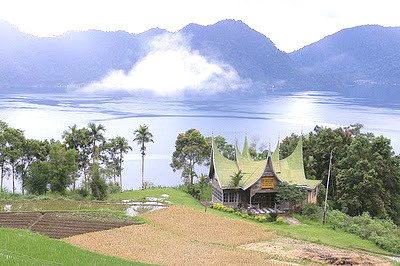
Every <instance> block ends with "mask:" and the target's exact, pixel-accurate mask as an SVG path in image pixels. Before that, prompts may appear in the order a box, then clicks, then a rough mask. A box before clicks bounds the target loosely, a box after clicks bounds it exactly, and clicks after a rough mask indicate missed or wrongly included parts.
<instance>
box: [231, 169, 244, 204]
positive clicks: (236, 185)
mask: <svg viewBox="0 0 400 266" xmlns="http://www.w3.org/2000/svg"><path fill="white" fill-rule="evenodd" d="M242 178H243V173H242V170H239V171H238V172H236V173H234V174H233V175H231V183H232V186H233V189H234V190H235V197H236V201H238V191H239V183H240V180H242Z"/></svg>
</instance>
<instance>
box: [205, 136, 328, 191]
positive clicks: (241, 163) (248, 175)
mask: <svg viewBox="0 0 400 266" xmlns="http://www.w3.org/2000/svg"><path fill="white" fill-rule="evenodd" d="M212 143H213V144H212V147H213V148H212V152H213V155H212V156H213V165H214V168H215V172H216V174H217V178H218V181H219V183H220V185H221V186H222V187H223V188H230V187H232V175H233V174H235V173H237V172H238V171H239V170H241V171H242V173H243V178H242V180H240V182H239V187H240V188H242V189H244V190H245V189H247V188H249V187H250V186H251V185H253V184H254V183H255V182H256V181H257V180H258V179H259V178H260V177H261V176H262V174H263V173H264V170H265V168H266V166H267V163H268V158H270V159H271V160H272V167H273V170H274V172H275V174H276V175H277V177H278V179H279V180H281V181H283V182H287V183H289V184H295V185H299V186H306V187H308V188H315V187H316V186H317V185H319V184H320V183H321V181H320V180H308V179H306V176H305V172H304V166H303V141H302V138H300V140H299V142H298V144H297V146H296V148H295V149H294V151H293V152H292V154H290V155H289V156H288V157H286V158H285V159H283V160H280V159H279V143H278V145H277V148H276V149H275V151H274V153H272V154H270V153H269V154H268V158H267V159H266V160H260V161H254V160H252V159H251V157H250V152H249V147H248V143H247V138H246V139H245V143H244V148H243V153H241V152H240V150H239V147H238V145H237V143H236V145H235V150H236V161H233V160H229V159H227V158H225V157H224V156H223V155H222V154H221V153H220V152H219V150H218V148H217V147H216V145H215V144H214V140H212Z"/></svg>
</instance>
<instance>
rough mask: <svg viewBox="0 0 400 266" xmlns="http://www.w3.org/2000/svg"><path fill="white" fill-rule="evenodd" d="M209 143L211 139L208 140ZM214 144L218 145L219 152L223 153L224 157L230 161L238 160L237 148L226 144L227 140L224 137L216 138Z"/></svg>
mask: <svg viewBox="0 0 400 266" xmlns="http://www.w3.org/2000/svg"><path fill="white" fill-rule="evenodd" d="M207 140H208V141H210V140H209V138H207ZM214 143H215V145H217V148H218V150H219V151H220V152H221V154H222V155H223V156H225V157H226V158H228V159H230V160H235V158H236V151H235V146H233V145H232V144H228V143H227V142H226V139H225V138H224V137H222V136H216V137H214Z"/></svg>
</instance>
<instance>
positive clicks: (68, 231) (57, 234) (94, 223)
mask: <svg viewBox="0 0 400 266" xmlns="http://www.w3.org/2000/svg"><path fill="white" fill-rule="evenodd" d="M134 224H137V222H135V221H134V220H127V219H122V218H121V219H119V218H116V217H110V219H105V220H102V219H101V216H100V217H99V216H96V214H92V215H90V214H83V215H82V214H81V215H77V214H76V213H68V212H65V213H62V212H60V213H58V212H46V213H40V212H23V213H0V227H9V228H20V229H30V230H32V231H34V232H37V233H39V234H42V235H45V236H48V237H51V238H65V237H69V236H74V235H78V234H83V233H88V232H95V231H102V230H108V229H112V228H118V227H122V226H127V225H134Z"/></svg>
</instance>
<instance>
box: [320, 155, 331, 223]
mask: <svg viewBox="0 0 400 266" xmlns="http://www.w3.org/2000/svg"><path fill="white" fill-rule="evenodd" d="M332 155H333V149H332V150H331V156H330V158H329V169H328V180H327V183H326V192H325V204H324V218H323V219H322V223H323V224H325V223H326V207H327V205H328V192H329V180H330V179H331V169H332Z"/></svg>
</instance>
